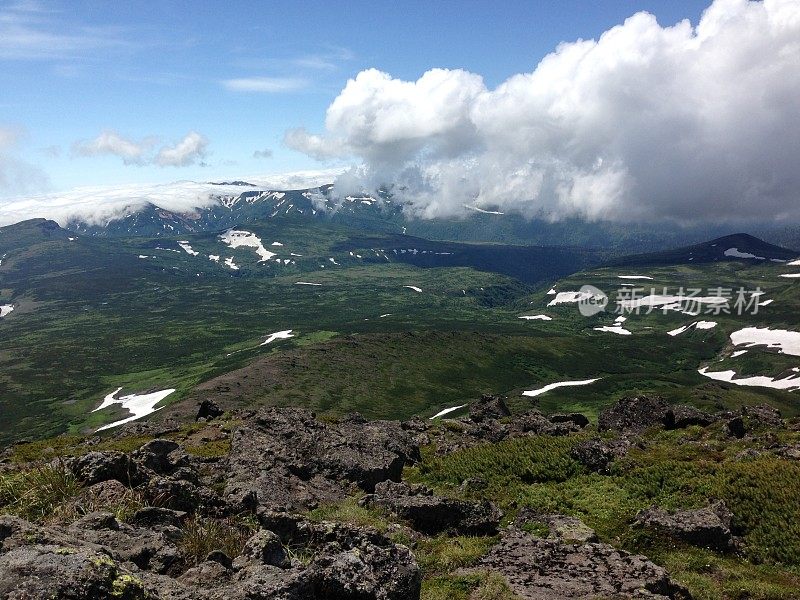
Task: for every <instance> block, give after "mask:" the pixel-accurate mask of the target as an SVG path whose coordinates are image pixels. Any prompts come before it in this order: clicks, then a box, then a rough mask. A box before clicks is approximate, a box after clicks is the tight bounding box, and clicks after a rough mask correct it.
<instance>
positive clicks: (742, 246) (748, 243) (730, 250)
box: [610, 233, 800, 267]
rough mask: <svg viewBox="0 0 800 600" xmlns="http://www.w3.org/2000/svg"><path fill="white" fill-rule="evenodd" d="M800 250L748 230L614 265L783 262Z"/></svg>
mask: <svg viewBox="0 0 800 600" xmlns="http://www.w3.org/2000/svg"><path fill="white" fill-rule="evenodd" d="M798 255H800V253H798V252H797V251H796V250H790V249H789V248H782V247H780V246H775V245H774V244H770V243H768V242H765V241H764V240H761V239H759V238H757V237H753V236H752V235H749V234H746V233H736V234H733V235H726V236H723V237H720V238H717V239H714V240H711V241H709V242H703V243H701V244H695V245H693V246H686V247H683V248H677V249H675V250H667V251H663V252H653V253H649V254H637V255H634V256H626V257H623V258H620V259H616V260H614V261H613V262H611V263H610V264H611V265H612V266H629V267H633V266H648V265H681V264H691V263H709V262H719V261H731V260H749V261H754V262H755V261H775V262H783V261H789V260H792V259H794V258H797V257H798Z"/></svg>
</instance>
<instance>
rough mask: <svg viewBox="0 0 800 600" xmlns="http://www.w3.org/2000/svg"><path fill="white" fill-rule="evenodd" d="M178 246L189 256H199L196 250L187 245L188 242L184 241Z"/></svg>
mask: <svg viewBox="0 0 800 600" xmlns="http://www.w3.org/2000/svg"><path fill="white" fill-rule="evenodd" d="M178 246H180V247H181V248H183V251H184V252H186V254H188V255H190V256H197V255H198V254H200V253H199V252H197V251H196V250H194V249H193V248H192V246H191V245H190V244H189V242H187V241H185V240H183V241H180V242H178Z"/></svg>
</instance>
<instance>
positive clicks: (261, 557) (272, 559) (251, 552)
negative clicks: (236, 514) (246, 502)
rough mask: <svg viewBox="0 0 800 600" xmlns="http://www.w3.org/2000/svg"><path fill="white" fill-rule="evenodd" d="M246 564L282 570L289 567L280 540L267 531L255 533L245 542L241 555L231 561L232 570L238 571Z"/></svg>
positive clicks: (287, 558)
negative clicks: (269, 566)
mask: <svg viewBox="0 0 800 600" xmlns="http://www.w3.org/2000/svg"><path fill="white" fill-rule="evenodd" d="M248 563H256V564H262V565H272V566H273V567H280V568H282V569H286V568H288V567H289V566H291V563H290V561H289V557H288V556H287V555H286V551H285V550H284V548H283V545H282V544H281V539H280V538H279V537H278V536H277V535H275V534H274V533H272V532H271V531H269V530H267V529H261V530H259V531H257V532H256V533H255V534H254V535H253V536H252V537H251V538H250V539H249V540H247V543H246V544H245V546H244V549H243V550H242V554H241V555H240V556H238V557H237V558H236V560H234V561H233V568H234V569H235V570H237V571H238V570H239V569H241V568H243V567H245V566H246V565H247V564H248Z"/></svg>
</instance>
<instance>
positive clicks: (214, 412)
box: [195, 399, 225, 421]
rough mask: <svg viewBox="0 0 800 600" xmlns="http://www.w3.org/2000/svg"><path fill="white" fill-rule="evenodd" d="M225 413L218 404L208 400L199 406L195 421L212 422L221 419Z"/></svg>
mask: <svg viewBox="0 0 800 600" xmlns="http://www.w3.org/2000/svg"><path fill="white" fill-rule="evenodd" d="M224 412H225V411H223V410H222V409H221V408H220V407H219V405H218V404H217V403H216V402H214V401H213V400H208V399H206V400H203V401H202V402H200V403H199V404H198V406H197V415H196V416H195V421H211V420H212V419H216V418H217V417H221V416H222V415H223V414H224Z"/></svg>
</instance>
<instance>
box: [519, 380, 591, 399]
mask: <svg viewBox="0 0 800 600" xmlns="http://www.w3.org/2000/svg"><path fill="white" fill-rule="evenodd" d="M600 379H602V377H596V378H595V379H581V380H578V381H559V382H558V383H549V384H547V385H546V386H544V387H540V388H537V389H535V390H528V391H526V392H522V395H523V396H529V397H534V396H541V395H542V394H544V393H546V392H549V391H550V390H554V389H556V388H560V387H571V386H575V385H589V384H590V383H594V382H595V381H600Z"/></svg>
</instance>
